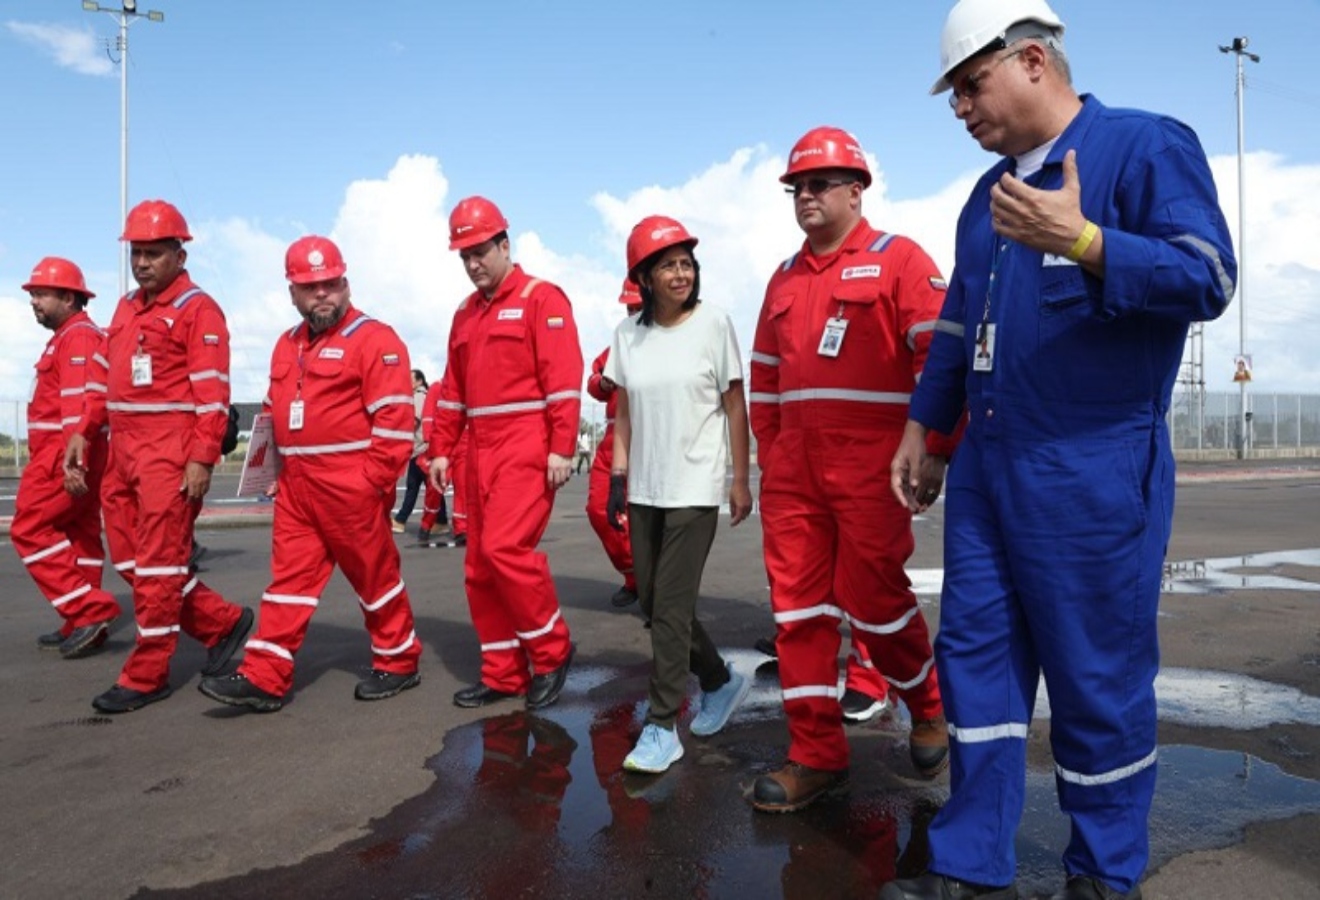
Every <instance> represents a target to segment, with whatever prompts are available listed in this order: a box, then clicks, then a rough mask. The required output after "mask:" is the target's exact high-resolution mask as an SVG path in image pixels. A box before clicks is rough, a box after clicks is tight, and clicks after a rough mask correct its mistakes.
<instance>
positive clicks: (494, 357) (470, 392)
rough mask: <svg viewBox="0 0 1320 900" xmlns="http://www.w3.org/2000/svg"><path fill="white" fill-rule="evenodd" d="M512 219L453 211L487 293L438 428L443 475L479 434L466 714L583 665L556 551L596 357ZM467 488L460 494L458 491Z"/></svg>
mask: <svg viewBox="0 0 1320 900" xmlns="http://www.w3.org/2000/svg"><path fill="white" fill-rule="evenodd" d="M508 227H509V223H508V221H507V220H506V219H505V218H504V214H503V213H501V212H500V211H499V209H498V208H497V207H496V206H495V204H494V203H491V202H490V201H489V200H487V199H485V198H484V197H468V198H467V199H465V200H462V201H460V202H459V204H458V205H457V206H456V207H454V211H453V212H452V213H451V214H450V216H449V248H450V249H451V250H457V251H459V256H460V257H461V258H462V260H463V266H464V268H465V269H466V270H467V274H468V278H470V279H471V280H472V284H473V285H474V286H476V291H474V292H473V293H472V294H470V295H469V296H468V297H467V298H466V299H465V300H464V301H463V302H462V303H461V304H459V307H458V310H457V312H455V313H454V323H453V326H452V328H451V329H450V332H449V363H448V368H447V369H446V371H445V377H444V381H445V382H448V383H449V384H450V385H452V387H453V390H454V394H455V396H454V397H453V399H450V400H446V399H442V400H441V402H440V404H439V407H438V409H437V411H436V417H435V425H434V429H433V431H432V432H431V478H432V480H433V481H434V482H435V484H436V486H437V487H439V486H442V485H443V484H444V482H445V481H446V480H447V477H448V474H447V471H448V468H449V463H450V459H451V457H452V454H453V452H454V445H455V444H457V443H458V439H459V435H460V434H462V432H463V429H464V427H466V428H467V431H468V459H467V463H468V465H467V499H468V501H469V506H468V544H467V555H466V557H465V561H464V572H465V574H466V578H467V595H468V607H469V609H470V610H471V614H472V624H473V626H475V628H476V631H477V638H478V639H479V640H480V641H481V680H480V681H479V682H477V683H476V684H475V685H472V686H471V687H468V688H464V689H463V690H460V691H458V692H457V693H456V694H454V703H455V704H456V705H458V706H463V707H477V706H483V705H485V704H487V703H491V702H494V701H497V700H502V699H505V698H507V697H515V696H521V695H524V694H525V695H526V697H527V706H528V708H530V709H540V708H542V707H545V706H549V705H550V704H551V703H554V702H555V700H557V699H558V698H559V692H560V691H561V690H562V689H563V687H564V681H565V679H566V678H567V677H568V667H569V664H570V663H571V661H572V657H573V645H572V643H570V641H569V634H568V623H566V622H565V621H564V617H563V613H562V611H561V610H560V608H559V598H558V597H557V596H556V594H555V585H554V582H553V581H552V580H551V578H550V566H549V563H548V562H547V560H546V557H545V554H544V553H539V552H537V550H536V545H537V543H538V542H539V541H540V540H541V535H542V534H544V533H545V528H546V525H548V524H549V522H550V512H551V510H552V508H553V507H554V501H555V492H556V491H557V490H558V489H559V488H560V487H561V486H563V485H564V484H566V483H567V482H568V477H569V472H570V470H571V460H572V458H573V450H574V448H575V447H576V446H577V433H578V417H579V415H580V413H581V407H582V397H581V390H582V350H581V349H580V348H579V346H578V335H577V325H576V324H575V323H574V321H573V309H572V307H571V306H570V305H569V302H568V298H567V297H566V296H564V293H563V291H561V290H560V289H559V288H557V287H555V286H554V285H553V284H550V283H548V282H545V281H542V280H540V279H539V278H532V277H530V276H529V275H527V274H526V273H525V272H524V271H523V270H522V267H521V266H519V265H517V264H515V263H514V262H513V261H512V260H511V259H510V256H509V235H508ZM456 490H457V489H456Z"/></svg>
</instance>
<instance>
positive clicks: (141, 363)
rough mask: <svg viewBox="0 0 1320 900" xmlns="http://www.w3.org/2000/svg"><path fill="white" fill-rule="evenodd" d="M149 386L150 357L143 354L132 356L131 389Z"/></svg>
mask: <svg viewBox="0 0 1320 900" xmlns="http://www.w3.org/2000/svg"><path fill="white" fill-rule="evenodd" d="M150 384H151V357H150V356H148V355H147V354H145V353H134V354H133V387H148V386H150Z"/></svg>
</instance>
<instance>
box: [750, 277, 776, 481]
mask: <svg viewBox="0 0 1320 900" xmlns="http://www.w3.org/2000/svg"><path fill="white" fill-rule="evenodd" d="M771 284H772V286H773V282H771ZM770 297H771V291H770V290H769V289H767V290H766V293H765V301H764V302H763V303H762V304H761V316H760V318H759V319H758V320H757V322H756V337H755V338H754V339H753V340H752V363H751V367H750V368H751V376H752V377H751V385H750V390H749V394H750V399H751V403H750V404H749V406H750V410H749V416H748V418H749V420H750V422H751V426H752V435H753V436H754V437H755V438H756V459H757V464H758V465H760V466H761V468H762V470H764V468H765V466H764V459H765V458H766V457H767V456H769V454H770V448H771V446H772V445H773V444H774V440H775V437H776V436H777V435H778V434H779V336H778V335H776V334H775V328H774V324H773V323H772V322H771V321H770V306H771V303H770Z"/></svg>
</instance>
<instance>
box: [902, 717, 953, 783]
mask: <svg viewBox="0 0 1320 900" xmlns="http://www.w3.org/2000/svg"><path fill="white" fill-rule="evenodd" d="M908 755H909V756H910V757H912V765H913V767H915V768H916V770H917V774H918V775H920V776H921V777H922V778H934V777H935V776H936V775H938V774H940V773H941V772H943V771H944V770H945V769H947V768H948V767H949V723H948V721H947V720H945V718H944V716H936V717H935V718H933V719H914V720H913V721H912V734H911V735H910V736H909V737H908Z"/></svg>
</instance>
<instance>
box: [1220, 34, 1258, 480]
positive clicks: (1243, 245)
mask: <svg viewBox="0 0 1320 900" xmlns="http://www.w3.org/2000/svg"><path fill="white" fill-rule="evenodd" d="M1219 52H1220V53H1232V54H1233V55H1234V56H1236V57H1237V128H1238V134H1237V167H1238V248H1237V261H1238V283H1237V301H1238V355H1239V356H1246V355H1247V189H1246V177H1245V167H1244V162H1243V157H1244V155H1245V153H1246V131H1245V130H1244V126H1243V122H1242V98H1243V94H1244V93H1246V78H1245V75H1244V73H1243V71H1242V60H1243V58H1244V57H1245V58H1246V59H1249V60H1251V61H1252V62H1254V63H1258V62H1260V57H1259V56H1257V55H1256V54H1255V53H1248V52H1247V39H1246V38H1245V37H1235V38H1233V43H1232V44H1230V45H1228V46H1227V47H1225V46H1222V45H1221V46H1220V48H1219ZM1238 389H1239V391H1240V394H1239V397H1238V429H1239V436H1240V437H1239V440H1238V459H1246V456H1247V429H1248V427H1249V426H1250V425H1251V413H1250V411H1248V409H1247V381H1246V379H1243V380H1241V381H1239V382H1238Z"/></svg>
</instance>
